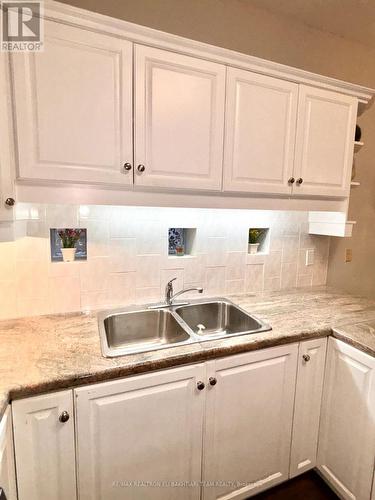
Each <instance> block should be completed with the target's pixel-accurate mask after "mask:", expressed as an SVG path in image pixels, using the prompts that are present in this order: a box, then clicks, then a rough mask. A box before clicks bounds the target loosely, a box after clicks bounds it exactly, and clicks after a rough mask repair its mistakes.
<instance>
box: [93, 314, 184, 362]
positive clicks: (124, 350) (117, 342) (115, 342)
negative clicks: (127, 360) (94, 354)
mask: <svg viewBox="0 0 375 500" xmlns="http://www.w3.org/2000/svg"><path fill="white" fill-rule="evenodd" d="M99 329H100V337H101V342H102V350H103V353H104V355H105V356H109V357H112V356H120V355H122V354H130V353H135V352H146V351H152V350H155V349H161V348H166V347H172V346H174V345H176V344H178V345H180V344H185V343H188V342H191V341H192V340H191V337H190V335H189V333H188V332H187V331H186V330H185V329H184V328H183V327H182V326H181V323H180V322H179V319H178V318H176V317H175V316H174V315H173V314H172V313H171V312H170V311H169V310H168V309H158V310H148V309H146V310H134V308H133V310H129V311H128V310H122V311H119V312H114V311H112V312H109V313H106V312H103V313H100V314H99Z"/></svg>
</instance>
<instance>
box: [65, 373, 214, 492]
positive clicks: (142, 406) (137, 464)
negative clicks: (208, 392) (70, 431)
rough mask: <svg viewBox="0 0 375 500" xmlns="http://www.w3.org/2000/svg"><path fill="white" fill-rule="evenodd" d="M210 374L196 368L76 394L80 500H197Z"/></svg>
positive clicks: (85, 389) (91, 388) (86, 388)
mask: <svg viewBox="0 0 375 500" xmlns="http://www.w3.org/2000/svg"><path fill="white" fill-rule="evenodd" d="M204 376H205V365H204V364H197V365H191V366H187V367H183V368H174V369H170V370H165V371H161V372H155V373H151V374H147V375H140V376H135V377H131V378H128V379H125V380H118V381H114V382H105V383H103V384H97V385H93V386H90V387H83V388H81V389H77V390H76V391H75V396H76V403H77V446H78V447H77V452H78V477H79V483H78V485H79V486H78V490H79V498H80V500H94V499H95V500H104V499H105V500H120V499H121V500H127V499H129V500H134V499H137V500H144V499H152V500H170V499H176V500H177V499H178V500H182V499H184V500H193V499H194V500H195V499H196V500H198V499H199V498H200V484H199V482H200V479H201V457H202V427H203V411H204V400H205V391H204V390H199V389H198V384H199V382H201V381H202V383H203V380H204ZM199 387H201V386H199Z"/></svg>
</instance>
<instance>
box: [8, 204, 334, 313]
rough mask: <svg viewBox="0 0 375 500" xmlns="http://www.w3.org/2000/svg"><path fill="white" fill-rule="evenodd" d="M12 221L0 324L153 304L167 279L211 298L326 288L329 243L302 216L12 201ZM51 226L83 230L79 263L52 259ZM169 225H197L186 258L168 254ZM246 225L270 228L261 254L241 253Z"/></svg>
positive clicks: (244, 241)
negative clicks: (84, 256)
mask: <svg viewBox="0 0 375 500" xmlns="http://www.w3.org/2000/svg"><path fill="white" fill-rule="evenodd" d="M17 218H18V221H17V222H16V225H17V231H18V233H19V236H22V237H20V238H19V239H17V240H16V241H15V242H9V243H1V244H0V304H1V307H0V317H1V318H10V317H17V316H28V315H37V314H50V313H64V312H69V311H77V310H81V309H82V310H89V309H95V308H104V307H116V306H121V305H126V304H130V303H135V302H140V303H145V302H148V301H157V300H160V299H161V297H162V296H163V292H164V287H165V284H166V283H167V281H168V280H169V279H171V278H173V277H177V281H176V283H175V285H176V286H175V289H176V291H177V290H179V289H180V288H182V287H188V286H203V287H204V289H205V292H204V293H205V294H206V295H210V296H212V295H223V294H224V295H228V294H231V293H243V292H248V293H249V292H250V293H253V292H257V293H259V292H262V291H263V290H266V291H270V290H280V289H285V288H290V287H293V286H312V285H321V284H324V283H325V282H326V275H327V264H328V252H329V238H327V237H321V236H309V235H308V234H306V229H307V214H306V213H302V212H300V213H298V212H273V211H256V210H208V209H175V208H174V209H168V208H143V207H138V208H134V207H108V206H73V205H37V206H36V205H28V204H18V206H17ZM56 227H84V228H87V238H88V260H87V261H86V262H72V263H62V262H61V263H60V262H51V259H50V244H49V229H50V228H56ZM169 227H186V228H196V237H195V242H194V249H193V255H192V256H190V257H168V240H167V235H168V228H169ZM250 227H265V228H270V239H269V248H268V249H266V254H265V255H255V256H252V255H248V254H247V236H248V229H249V228H250ZM25 235H27V236H25ZM306 249H313V250H314V256H315V261H314V264H313V265H311V266H306V265H305V254H306Z"/></svg>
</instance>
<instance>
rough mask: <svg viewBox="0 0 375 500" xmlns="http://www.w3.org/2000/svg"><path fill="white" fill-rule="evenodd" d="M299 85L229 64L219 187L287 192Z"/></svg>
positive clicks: (291, 165)
mask: <svg viewBox="0 0 375 500" xmlns="http://www.w3.org/2000/svg"><path fill="white" fill-rule="evenodd" d="M297 101H298V85H297V84H295V83H291V82H286V81H284V80H277V79H276V78H270V77H268V76H263V75H257V74H255V73H251V72H249V71H244V70H239V69H234V68H228V73H227V102H226V114H225V122H226V127H225V147H224V189H225V191H243V192H253V193H275V194H290V193H291V187H290V185H289V184H288V179H289V178H290V177H291V176H292V173H293V162H294V141H295V129H296V116H297Z"/></svg>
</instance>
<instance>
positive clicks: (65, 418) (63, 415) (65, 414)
mask: <svg viewBox="0 0 375 500" xmlns="http://www.w3.org/2000/svg"><path fill="white" fill-rule="evenodd" d="M69 418H70V415H69V413H68V412H67V411H65V410H64V411H63V412H62V413H61V415H60V416H59V420H60V422H61V423H63V424H65V422H67V421H68V420H69Z"/></svg>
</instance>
